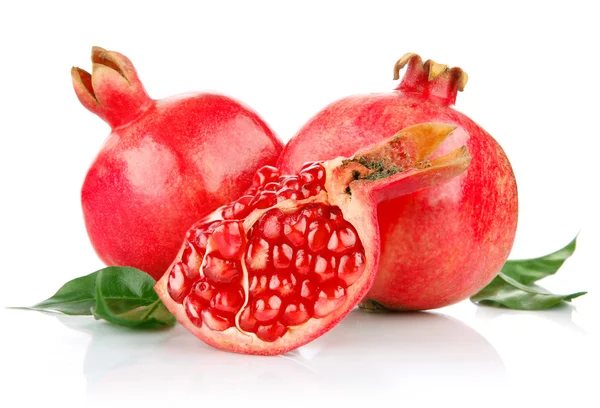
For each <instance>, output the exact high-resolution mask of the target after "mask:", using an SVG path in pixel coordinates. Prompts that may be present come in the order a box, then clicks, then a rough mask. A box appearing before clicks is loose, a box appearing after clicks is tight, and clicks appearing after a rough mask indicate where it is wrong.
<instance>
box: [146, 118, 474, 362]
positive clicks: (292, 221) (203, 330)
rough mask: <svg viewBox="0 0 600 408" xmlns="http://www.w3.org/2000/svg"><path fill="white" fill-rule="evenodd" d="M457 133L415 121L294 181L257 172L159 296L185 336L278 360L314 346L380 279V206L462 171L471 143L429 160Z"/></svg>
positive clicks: (199, 229) (179, 262)
mask: <svg viewBox="0 0 600 408" xmlns="http://www.w3.org/2000/svg"><path fill="white" fill-rule="evenodd" d="M454 129H455V127H454V126H447V125H439V124H421V125H417V126H412V127H409V128H406V129H403V130H402V131H400V132H398V133H397V134H396V135H395V136H394V137H392V138H390V139H387V140H385V141H383V142H381V143H379V144H374V145H372V146H369V147H367V148H365V149H361V150H359V151H358V152H357V153H356V154H355V155H354V156H352V157H351V158H348V159H344V158H341V157H340V158H336V159H334V160H330V161H327V162H308V163H305V164H304V165H303V166H302V167H301V169H300V171H299V172H298V173H297V174H294V175H282V174H280V172H279V170H278V169H276V168H274V167H271V166H266V167H263V168H261V169H259V170H258V171H257V172H256V174H255V175H254V179H253V184H252V187H250V188H249V189H248V190H247V191H246V192H245V193H244V194H243V195H242V196H241V197H239V198H238V199H237V200H235V201H233V202H231V203H229V204H227V205H225V206H222V207H221V208H219V209H217V210H216V211H215V212H214V213H212V214H210V215H209V216H207V217H205V218H203V219H201V220H200V221H198V222H197V223H196V224H194V226H193V227H192V228H191V229H190V230H189V231H188V232H187V235H186V238H185V240H184V243H183V246H182V247H181V249H180V251H179V254H178V255H177V257H176V258H175V260H174V261H173V263H172V264H171V266H170V267H169V268H168V270H167V272H166V273H165V274H164V275H163V277H162V278H161V279H160V281H159V282H158V283H157V284H156V287H155V288H156V291H157V293H158V294H159V296H160V298H161V299H162V301H163V302H164V304H165V305H166V306H167V308H168V309H169V310H170V311H171V313H173V314H174V315H175V317H176V318H177V320H178V321H179V322H180V323H181V324H183V325H184V326H185V327H186V328H187V329H188V330H189V331H191V332H192V333H193V334H194V335H196V336H197V337H198V338H200V339H201V340H203V341H204V342H206V343H208V344H210V345H212V346H214V347H217V348H220V349H223V350H227V351H232V352H239V353H248V354H262V355H274V354H281V353H285V352H287V351H289V350H293V349H295V348H297V347H299V346H301V345H303V344H305V343H307V342H309V341H311V340H312V339H314V338H316V337H318V336H320V335H321V334H323V333H325V332H326V331H328V330H329V329H330V328H332V327H333V326H334V325H335V324H337V322H339V321H340V320H341V319H342V318H343V317H344V316H345V315H346V314H347V313H348V312H349V311H350V310H351V309H352V308H353V307H354V306H355V305H356V304H357V302H358V301H359V300H361V299H362V298H363V297H364V295H365V294H366V291H367V290H368V289H369V287H370V286H371V284H372V282H373V280H374V279H375V272H376V271H377V266H378V263H379V252H380V248H379V232H378V223H377V203H378V202H380V201H381V200H384V199H388V198H391V197H396V196H399V195H402V194H410V193H411V192H414V191H417V190H421V189H426V188H431V186H434V185H436V184H438V183H441V182H443V181H446V180H448V179H451V178H453V177H456V176H457V175H459V174H460V173H462V172H463V171H464V170H465V169H466V168H467V166H468V165H469V160H470V156H469V152H468V150H467V149H466V148H464V147H459V148H457V149H455V150H453V151H452V152H449V153H448V154H446V155H443V156H438V157H437V158H435V159H430V157H431V155H432V153H433V152H434V151H435V150H436V148H437V147H438V146H439V145H440V143H442V142H443V140H444V139H446V138H447V137H449V136H448V135H449V134H452V132H453V131H454Z"/></svg>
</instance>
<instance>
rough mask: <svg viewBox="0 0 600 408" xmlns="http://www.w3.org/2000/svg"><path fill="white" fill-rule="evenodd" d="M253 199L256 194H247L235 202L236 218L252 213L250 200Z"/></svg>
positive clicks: (234, 213) (234, 212) (234, 211)
mask: <svg viewBox="0 0 600 408" xmlns="http://www.w3.org/2000/svg"><path fill="white" fill-rule="evenodd" d="M253 199H254V196H249V195H245V196H242V197H240V198H239V199H238V200H237V201H236V202H234V203H233V216H234V218H235V219H240V218H244V217H245V216H246V215H248V214H249V213H250V202H252V200H253Z"/></svg>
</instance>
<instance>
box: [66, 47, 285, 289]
mask: <svg viewBox="0 0 600 408" xmlns="http://www.w3.org/2000/svg"><path fill="white" fill-rule="evenodd" d="M92 61H93V63H94V64H93V71H92V74H91V75H90V74H88V73H86V72H85V71H83V70H81V69H79V68H74V69H73V71H72V76H73V84H74V87H75V91H76V93H77V96H78V97H79V99H80V100H81V102H82V103H83V105H84V106H85V107H86V108H88V109H89V110H90V111H92V112H93V113H96V114H97V115H98V116H100V117H101V118H102V119H104V120H105V121H106V122H107V123H108V124H109V125H110V126H111V128H112V132H111V133H110V135H109V137H108V139H107V140H106V141H105V143H104V145H103V147H102V149H101V150H100V152H99V153H98V155H97V157H96V158H95V160H94V162H93V164H92V165H91V167H90V168H89V171H88V173H87V175H86V177H85V181H84V183H83V186H82V190H81V202H82V208H83V215H84V219H85V225H86V229H87V232H88V235H89V237H90V240H91V242H92V244H93V247H94V249H95V250H96V252H97V254H98V256H99V257H100V258H101V260H102V261H103V262H104V263H106V264H107V265H127V266H133V267H136V268H139V269H141V270H143V271H145V272H147V273H149V274H150V275H152V276H153V277H154V278H155V279H158V278H160V276H162V274H163V273H164V271H165V270H166V268H167V267H168V266H169V264H170V263H171V261H172V260H173V258H174V257H175V255H176V254H177V251H178V249H179V247H180V245H181V243H182V242H183V238H184V236H185V233H186V231H187V229H188V228H189V227H190V226H191V225H192V224H193V223H194V222H195V221H196V220H198V219H199V218H201V217H203V216H205V215H206V214H208V213H210V212H212V211H213V210H214V209H215V208H217V207H219V206H220V205H222V204H223V203H226V202H229V201H231V200H233V199H235V198H237V197H238V196H239V195H240V194H241V193H242V192H244V191H245V190H246V189H247V188H248V187H249V186H250V185H251V183H252V176H253V174H254V172H255V170H256V169H258V168H259V167H261V166H263V165H270V164H275V162H276V160H277V157H278V156H279V153H280V152H281V149H282V148H283V146H282V143H281V142H280V141H279V139H278V138H277V137H276V135H275V134H274V133H273V132H272V131H271V130H270V129H269V127H268V126H267V124H266V123H265V122H264V121H263V120H262V119H261V118H260V117H259V116H258V115H257V114H256V113H255V112H254V111H252V110H251V109H250V108H249V107H248V106H245V105H244V104H242V103H240V102H238V101H236V100H234V99H232V98H230V97H227V96H223V95H217V94H209V93H190V94H186V95H180V96H175V97H171V98H167V99H162V100H153V99H151V98H150V97H149V96H148V94H147V93H146V91H145V90H144V87H143V85H142V83H141V82H140V81H139V79H138V77H137V73H136V71H135V68H134V67H133V65H132V64H131V62H130V61H129V60H128V59H127V58H126V57H125V56H123V55H121V54H119V53H116V52H114V51H106V50H104V49H102V48H99V47H94V49H93V51H92Z"/></svg>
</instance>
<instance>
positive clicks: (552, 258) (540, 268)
mask: <svg viewBox="0 0 600 408" xmlns="http://www.w3.org/2000/svg"><path fill="white" fill-rule="evenodd" d="M576 243H577V237H575V238H574V239H573V241H571V242H569V244H568V245H567V246H565V247H564V248H561V249H559V250H558V251H556V252H553V253H551V254H548V255H546V256H542V257H540V258H534V259H519V260H514V261H506V263H505V264H504V266H503V267H502V273H503V274H504V275H506V276H509V277H511V278H513V279H514V280H516V281H518V282H519V283H523V284H525V285H529V284H531V283H533V282H537V281H538V280H540V279H542V278H545V277H546V276H549V275H554V274H555V273H556V271H558V269H559V268H560V267H561V266H562V264H563V263H564V262H565V261H566V260H567V258H569V257H570V256H571V255H573V252H575V246H576Z"/></svg>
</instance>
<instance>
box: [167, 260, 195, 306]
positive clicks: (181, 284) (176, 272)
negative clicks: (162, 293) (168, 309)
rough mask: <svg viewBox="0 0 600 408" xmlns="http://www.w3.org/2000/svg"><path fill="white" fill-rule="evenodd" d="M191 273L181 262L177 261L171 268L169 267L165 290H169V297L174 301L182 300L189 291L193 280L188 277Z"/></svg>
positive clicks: (179, 301)
mask: <svg viewBox="0 0 600 408" xmlns="http://www.w3.org/2000/svg"><path fill="white" fill-rule="evenodd" d="M191 274H192V272H191V271H190V268H189V267H188V266H187V265H186V264H184V263H183V262H177V263H176V264H175V265H173V268H171V272H169V281H168V283H167V290H168V291H169V296H171V299H173V300H174V301H175V302H177V303H181V302H183V298H185V297H186V296H187V294H188V293H189V292H190V289H191V287H192V282H193V281H192V280H191V279H190V275H191Z"/></svg>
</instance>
